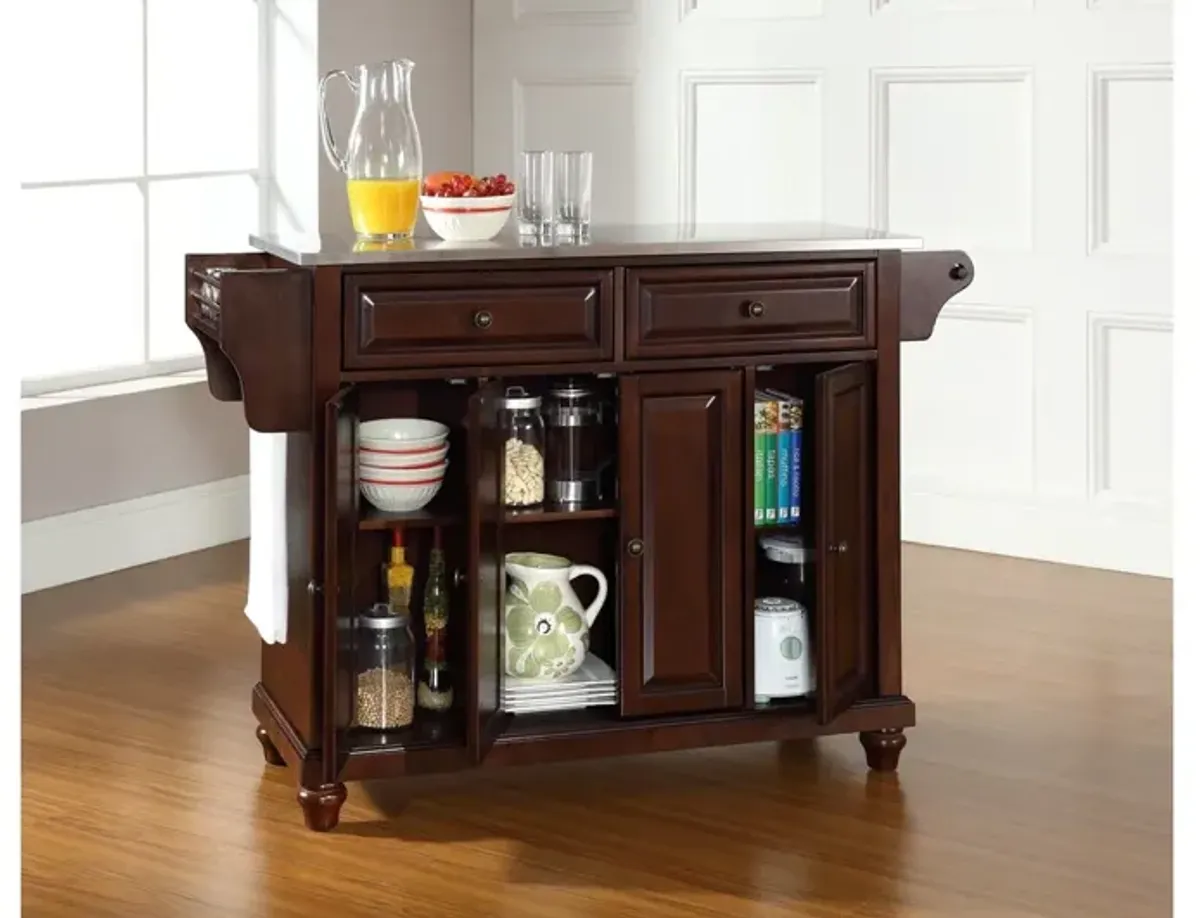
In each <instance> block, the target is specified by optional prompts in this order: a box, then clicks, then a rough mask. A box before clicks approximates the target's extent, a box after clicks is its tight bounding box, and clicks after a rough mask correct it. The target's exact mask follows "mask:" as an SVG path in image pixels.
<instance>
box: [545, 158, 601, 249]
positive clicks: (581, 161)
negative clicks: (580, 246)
mask: <svg viewBox="0 0 1200 918" xmlns="http://www.w3.org/2000/svg"><path fill="white" fill-rule="evenodd" d="M554 200H555V203H556V206H557V210H556V212H555V216H556V219H555V226H556V229H557V232H558V233H560V234H562V235H564V236H579V237H582V236H586V235H587V234H588V230H589V229H590V228H591V225H592V154H591V153H588V152H586V151H582V150H570V151H567V152H565V153H556V154H555V155H554Z"/></svg>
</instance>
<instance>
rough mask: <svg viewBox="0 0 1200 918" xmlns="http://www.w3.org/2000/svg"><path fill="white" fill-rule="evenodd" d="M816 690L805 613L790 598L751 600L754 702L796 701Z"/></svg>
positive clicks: (809, 632)
mask: <svg viewBox="0 0 1200 918" xmlns="http://www.w3.org/2000/svg"><path fill="white" fill-rule="evenodd" d="M816 687H817V676H816V660H815V659H814V658H813V648H812V640H811V630H810V628H809V621H808V610H806V609H805V608H804V607H803V606H802V605H800V603H798V602H796V601H795V600H794V599H784V598H782V597H779V596H763V597H760V598H758V599H756V600H755V601H754V702H755V704H766V703H768V702H770V701H772V700H774V699H776V698H797V697H800V696H803V695H807V694H809V693H811V692H813V691H814V690H815V689H816Z"/></svg>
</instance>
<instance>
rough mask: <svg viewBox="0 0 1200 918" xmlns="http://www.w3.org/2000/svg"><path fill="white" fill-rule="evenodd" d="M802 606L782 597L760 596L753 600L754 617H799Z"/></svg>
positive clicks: (802, 609)
mask: <svg viewBox="0 0 1200 918" xmlns="http://www.w3.org/2000/svg"><path fill="white" fill-rule="evenodd" d="M803 611H804V606H802V605H800V603H798V602H796V600H794V599H786V598H784V597H783V596H760V597H758V599H756V600H754V614H755V615H799V614H801V613H802V612H803Z"/></svg>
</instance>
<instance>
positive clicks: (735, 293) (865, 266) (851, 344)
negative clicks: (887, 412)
mask: <svg viewBox="0 0 1200 918" xmlns="http://www.w3.org/2000/svg"><path fill="white" fill-rule="evenodd" d="M874 294H875V290H874V267H873V266H872V265H871V264H870V263H869V262H838V263H835V264H816V265H798V266H796V265H792V266H786V267H781V266H763V267H759V266H753V267H741V268H659V269H653V268H652V269H646V270H643V271H637V272H630V279H629V291H628V296H627V300H626V302H627V303H628V304H629V305H628V315H627V320H626V326H625V327H626V332H625V335H626V338H625V340H626V354H627V356H628V357H630V358H632V359H637V358H647V357H703V356H707V355H711V354H756V353H762V354H774V353H784V352H788V351H798V350H799V351H803V350H828V349H850V348H866V347H874V345H875V321H874V318H875V313H874V308H875V304H874V300H875V296H874Z"/></svg>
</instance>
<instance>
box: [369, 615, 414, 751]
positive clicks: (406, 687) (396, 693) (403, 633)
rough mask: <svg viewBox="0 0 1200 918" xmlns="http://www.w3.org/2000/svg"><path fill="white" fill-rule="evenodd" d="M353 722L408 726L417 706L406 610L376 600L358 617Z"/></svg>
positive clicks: (384, 727) (380, 726) (373, 726)
mask: <svg viewBox="0 0 1200 918" xmlns="http://www.w3.org/2000/svg"><path fill="white" fill-rule="evenodd" d="M357 643H358V649H357V652H356V654H355V656H356V658H357V665H356V667H355V674H354V725H355V726H357V727H364V728H366V729H368V730H397V729H400V728H402V727H407V726H409V725H410V724H411V723H412V721H413V710H414V708H415V707H416V670H417V646H416V641H414V640H413V633H412V627H411V626H410V624H409V618H408V615H407V614H392V609H391V607H389V606H388V604H387V603H376V604H375V605H374V606H372V607H371V608H370V610H369V611H368V612H367V613H366V614H365V615H361V616H359V619H358V641H357Z"/></svg>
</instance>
